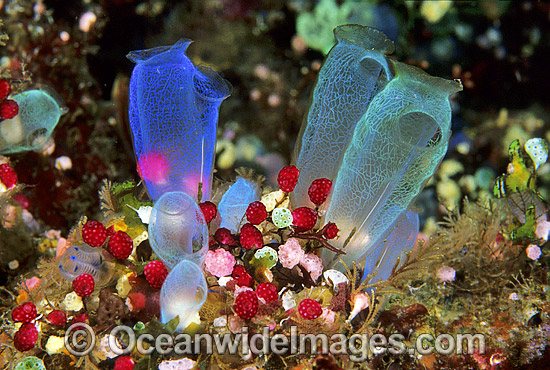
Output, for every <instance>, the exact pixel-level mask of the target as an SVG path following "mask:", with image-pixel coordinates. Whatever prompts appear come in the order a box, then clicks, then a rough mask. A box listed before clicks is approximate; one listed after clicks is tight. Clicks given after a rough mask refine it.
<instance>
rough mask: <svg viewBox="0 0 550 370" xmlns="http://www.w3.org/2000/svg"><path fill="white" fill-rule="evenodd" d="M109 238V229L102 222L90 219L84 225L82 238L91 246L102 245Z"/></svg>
mask: <svg viewBox="0 0 550 370" xmlns="http://www.w3.org/2000/svg"><path fill="white" fill-rule="evenodd" d="M105 239H107V229H106V228H105V226H103V224H102V223H100V222H97V221H88V222H86V224H85V225H84V226H82V240H84V243H86V244H88V245H89V246H91V247H101V246H102V245H103V243H105Z"/></svg>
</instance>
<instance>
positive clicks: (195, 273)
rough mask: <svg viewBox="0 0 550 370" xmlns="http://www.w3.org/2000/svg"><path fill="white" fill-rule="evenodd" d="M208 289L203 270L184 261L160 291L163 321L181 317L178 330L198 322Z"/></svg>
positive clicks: (174, 269)
mask: <svg viewBox="0 0 550 370" xmlns="http://www.w3.org/2000/svg"><path fill="white" fill-rule="evenodd" d="M207 292H208V287H207V285H206V278H205V277H204V273H203V272H202V269H201V268H200V267H199V266H197V265H196V264H194V263H193V262H190V261H187V260H183V261H181V262H180V263H178V264H177V265H176V266H175V267H174V268H173V269H172V271H170V273H169V274H168V276H167V277H166V280H165V281H164V284H163V285H162V288H161V290H160V311H161V321H162V323H164V324H166V323H167V322H168V321H170V320H172V319H174V318H175V317H176V316H179V324H178V327H177V330H183V329H185V328H186V327H187V326H188V325H189V324H190V323H191V322H193V321H194V320H196V318H197V317H198V313H199V310H200V308H201V307H202V305H203V304H204V302H205V301H206V296H207Z"/></svg>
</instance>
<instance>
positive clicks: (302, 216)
mask: <svg viewBox="0 0 550 370" xmlns="http://www.w3.org/2000/svg"><path fill="white" fill-rule="evenodd" d="M316 223H317V212H315V210H314V209H311V208H309V207H300V208H296V209H295V210H294V211H292V224H293V225H294V226H297V227H299V228H300V229H302V231H307V230H311V229H313V228H314V227H315V224H316Z"/></svg>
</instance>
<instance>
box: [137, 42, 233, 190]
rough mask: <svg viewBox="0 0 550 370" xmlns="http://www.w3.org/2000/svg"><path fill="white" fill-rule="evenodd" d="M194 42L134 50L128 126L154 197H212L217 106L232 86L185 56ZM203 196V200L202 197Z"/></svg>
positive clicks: (143, 174)
mask: <svg viewBox="0 0 550 370" xmlns="http://www.w3.org/2000/svg"><path fill="white" fill-rule="evenodd" d="M191 42H192V41H191V40H188V39H182V40H180V41H178V42H176V43H175V44H174V45H172V46H159V47H155V48H152V49H147V50H138V51H132V52H130V53H129V54H128V55H127V57H128V58H129V59H130V60H131V61H133V62H135V63H136V66H135V67H134V70H133V72H132V76H131V79H130V107H129V116H130V127H131V129H132V133H133V138H134V150H135V153H136V156H137V161H138V172H139V174H140V176H141V177H142V178H143V180H144V181H145V184H146V186H147V190H148V191H149V194H150V195H151V197H152V198H153V199H158V198H160V196H161V195H162V194H164V193H166V192H169V191H183V192H186V193H187V194H189V195H191V196H192V197H193V198H195V199H197V196H198V195H199V194H200V193H202V197H201V198H202V199H204V200H207V199H209V197H210V191H211V187H212V169H213V162H214V152H215V150H214V149H215V144H216V127H217V122H218V110H219V107H220V105H221V102H222V101H223V100H224V99H225V98H227V97H228V96H229V94H230V93H231V85H230V84H229V82H227V81H226V80H224V79H223V78H222V77H221V76H220V75H219V74H217V73H215V72H214V71H212V70H210V69H208V68H205V67H198V68H197V67H195V66H194V65H193V63H192V62H191V60H190V59H189V58H188V57H187V56H186V55H185V51H186V49H187V47H188V46H189V45H190V44H191ZM199 200H200V199H199Z"/></svg>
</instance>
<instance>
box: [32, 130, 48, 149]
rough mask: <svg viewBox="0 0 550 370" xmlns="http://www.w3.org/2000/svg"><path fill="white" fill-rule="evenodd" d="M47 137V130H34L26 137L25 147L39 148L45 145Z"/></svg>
mask: <svg viewBox="0 0 550 370" xmlns="http://www.w3.org/2000/svg"><path fill="white" fill-rule="evenodd" d="M49 136H50V135H49V134H48V130H47V129H45V128H44V127H41V128H39V129H36V130H34V131H33V132H31V133H30V134H28V135H27V145H29V146H31V147H41V146H43V145H44V144H45V143H46V141H47V140H48V137H49Z"/></svg>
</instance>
